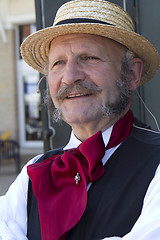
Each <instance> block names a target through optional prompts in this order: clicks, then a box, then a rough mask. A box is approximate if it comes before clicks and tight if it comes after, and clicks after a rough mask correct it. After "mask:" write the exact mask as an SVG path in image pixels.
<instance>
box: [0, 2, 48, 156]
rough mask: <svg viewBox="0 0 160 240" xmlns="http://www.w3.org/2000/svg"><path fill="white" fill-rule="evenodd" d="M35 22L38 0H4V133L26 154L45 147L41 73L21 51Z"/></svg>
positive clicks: (0, 116)
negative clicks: (39, 89) (39, 84)
mask: <svg viewBox="0 0 160 240" xmlns="http://www.w3.org/2000/svg"><path fill="white" fill-rule="evenodd" d="M35 23H36V16H35V1H34V0H23V1H22V0H0V135H1V134H3V133H5V132H7V133H8V136H9V135H10V136H9V138H11V139H14V140H17V141H18V142H19V144H20V149H21V152H22V153H24V154H25V153H27V152H30V153H31V152H33V153H34V152H36V151H38V152H39V151H42V148H43V143H42V121H41V106H40V94H37V92H36V88H37V82H38V80H39V74H38V73H37V72H36V71H34V70H32V69H31V68H30V67H28V66H27V64H25V62H24V61H23V60H22V58H21V55H20V51H19V48H20V45H21V43H22V41H23V39H25V38H26V37H27V36H28V35H29V34H31V33H33V32H35V31H36V25H35Z"/></svg>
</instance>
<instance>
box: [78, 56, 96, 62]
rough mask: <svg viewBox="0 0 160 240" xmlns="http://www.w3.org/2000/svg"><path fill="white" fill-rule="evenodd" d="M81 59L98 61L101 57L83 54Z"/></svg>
mask: <svg viewBox="0 0 160 240" xmlns="http://www.w3.org/2000/svg"><path fill="white" fill-rule="evenodd" d="M81 59H82V60H83V61H98V60H99V58H98V57H96V56H82V57H81Z"/></svg>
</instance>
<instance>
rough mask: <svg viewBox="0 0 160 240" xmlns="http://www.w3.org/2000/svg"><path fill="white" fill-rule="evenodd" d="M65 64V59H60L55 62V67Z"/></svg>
mask: <svg viewBox="0 0 160 240" xmlns="http://www.w3.org/2000/svg"><path fill="white" fill-rule="evenodd" d="M62 64H64V61H63V60H58V61H56V62H55V63H54V64H53V67H55V66H58V65H62Z"/></svg>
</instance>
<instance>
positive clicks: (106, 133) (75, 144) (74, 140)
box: [64, 126, 113, 150]
mask: <svg viewBox="0 0 160 240" xmlns="http://www.w3.org/2000/svg"><path fill="white" fill-rule="evenodd" d="M112 129H113V126H111V127H110V128H108V129H107V130H105V131H104V132H102V137H103V141H104V144H105V146H107V144H108V142H109V139H110V136H111V133H112ZM81 143H82V142H81V141H80V140H79V139H78V138H77V137H76V136H75V135H74V133H73V131H72V132H71V136H70V140H69V142H68V144H67V145H66V146H65V147H64V150H67V149H71V148H77V147H78V146H79V145H80V144H81Z"/></svg>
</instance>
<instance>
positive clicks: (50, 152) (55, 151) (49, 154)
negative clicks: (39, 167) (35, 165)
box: [36, 147, 63, 162]
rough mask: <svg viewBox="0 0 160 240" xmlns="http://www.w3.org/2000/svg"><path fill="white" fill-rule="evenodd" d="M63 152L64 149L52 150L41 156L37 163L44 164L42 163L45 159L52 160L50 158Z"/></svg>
mask: <svg viewBox="0 0 160 240" xmlns="http://www.w3.org/2000/svg"><path fill="white" fill-rule="evenodd" d="M62 151H63V147H61V148H57V149H53V150H50V151H48V152H46V153H44V154H43V155H41V156H40V157H39V158H38V159H37V161H36V162H42V161H44V160H45V159H47V158H50V157H52V156H54V155H58V154H62Z"/></svg>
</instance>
